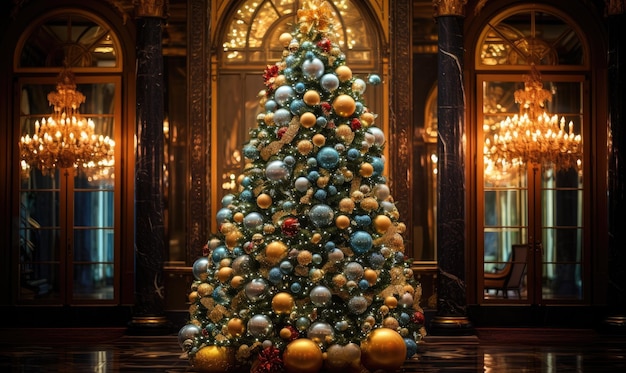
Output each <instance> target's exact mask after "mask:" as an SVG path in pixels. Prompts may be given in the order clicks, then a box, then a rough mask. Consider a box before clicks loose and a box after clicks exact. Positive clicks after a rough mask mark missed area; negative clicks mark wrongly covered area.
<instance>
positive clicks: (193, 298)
mask: <svg viewBox="0 0 626 373" xmlns="http://www.w3.org/2000/svg"><path fill="white" fill-rule="evenodd" d="M198 296H199V295H198V292H197V291H192V292H191V293H189V296H188V297H187V298H188V299H189V302H191V303H194V302H195V301H196V300H197V299H198Z"/></svg>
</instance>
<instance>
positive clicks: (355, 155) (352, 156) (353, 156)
mask: <svg viewBox="0 0 626 373" xmlns="http://www.w3.org/2000/svg"><path fill="white" fill-rule="evenodd" d="M360 156H361V152H360V151H359V150H358V149H355V148H350V149H348V154H347V157H348V159H349V160H351V161H354V160H357V159H359V157H360Z"/></svg>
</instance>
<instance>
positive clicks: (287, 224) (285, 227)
mask: <svg viewBox="0 0 626 373" xmlns="http://www.w3.org/2000/svg"><path fill="white" fill-rule="evenodd" d="M280 230H281V231H282V232H283V234H284V235H285V236H287V237H293V236H295V235H296V234H298V230H300V222H299V221H298V218H294V217H290V218H286V219H285V220H283V224H282V225H281V227H280Z"/></svg>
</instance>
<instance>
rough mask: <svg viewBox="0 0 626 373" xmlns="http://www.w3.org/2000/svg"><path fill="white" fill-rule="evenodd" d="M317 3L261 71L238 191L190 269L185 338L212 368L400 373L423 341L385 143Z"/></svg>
mask: <svg viewBox="0 0 626 373" xmlns="http://www.w3.org/2000/svg"><path fill="white" fill-rule="evenodd" d="M333 39H334V34H333V31H332V10H331V7H330V5H329V4H327V3H326V2H322V1H319V0H311V1H308V2H306V5H304V6H303V8H302V9H300V10H299V11H298V13H297V26H296V30H295V31H294V32H293V33H285V34H283V35H281V36H280V42H281V43H282V45H283V46H284V48H285V49H284V52H283V58H282V59H281V61H279V62H277V63H276V64H274V65H271V66H268V67H267V68H266V70H265V72H264V74H263V77H264V81H265V87H264V90H263V91H262V92H261V93H262V94H261V95H260V97H261V98H260V106H261V110H260V113H259V114H258V116H257V118H256V121H257V126H256V127H255V128H254V129H252V130H251V131H250V139H249V141H248V142H247V143H246V144H245V145H244V148H243V154H244V156H245V158H246V165H245V167H244V171H243V173H242V175H241V176H240V177H239V178H238V179H237V181H238V187H239V189H238V191H237V193H235V194H230V195H227V196H225V197H224V198H223V200H222V205H223V206H222V208H221V209H220V210H219V211H218V212H217V214H216V219H217V223H218V227H219V231H218V232H216V233H215V234H214V236H212V237H211V238H210V239H209V241H208V244H207V246H206V252H205V253H204V254H206V256H203V257H201V258H199V259H197V260H196V261H195V263H194V265H193V274H194V277H195V281H194V283H193V284H192V289H191V290H192V291H191V294H190V296H189V298H190V301H191V307H190V320H189V322H188V323H187V325H185V326H183V327H182V328H181V329H180V331H179V333H178V337H179V342H180V344H181V347H182V348H183V350H184V352H185V353H186V355H187V356H188V358H189V359H190V362H191V363H192V364H193V366H194V368H195V369H196V370H198V371H205V372H235V371H237V372H238V371H242V372H255V373H261V372H294V373H295V372H298V373H307V372H321V371H324V372H342V371H343V372H350V371H354V372H367V371H372V372H374V371H377V370H382V371H385V372H390V371H395V370H398V369H399V368H400V367H401V366H402V364H403V363H404V361H405V360H406V359H407V358H410V357H411V356H413V355H414V354H415V353H416V351H417V342H419V340H420V339H421V338H422V337H423V336H424V334H425V331H424V327H423V322H424V315H423V313H422V309H421V308H420V306H419V300H420V297H421V287H420V285H419V284H418V283H417V282H416V281H415V279H414V276H413V273H412V271H411V269H410V261H409V260H408V258H406V256H405V254H404V242H403V238H402V233H403V232H404V231H405V228H406V227H405V225H404V224H403V223H401V222H400V221H399V214H398V210H397V209H396V207H395V204H394V202H393V199H392V196H391V195H390V190H389V187H388V186H387V185H386V179H385V177H384V176H383V170H384V156H383V147H384V144H385V137H384V134H383V131H382V130H380V129H379V128H378V127H376V126H375V120H376V115H375V114H373V113H372V112H370V111H369V110H368V108H367V106H366V105H365V103H364V99H363V93H364V92H365V89H366V86H367V84H368V83H369V84H379V83H380V78H379V77H378V76H377V75H370V76H369V78H368V79H367V80H368V82H367V83H366V82H365V81H364V80H363V79H360V78H358V77H356V76H353V74H352V71H351V69H350V68H349V67H348V65H347V64H346V61H345V56H344V54H343V53H342V51H341V50H340V48H339V47H338V45H337V44H336V43H335V42H334V40H333Z"/></svg>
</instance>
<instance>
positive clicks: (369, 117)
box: [361, 112, 376, 126]
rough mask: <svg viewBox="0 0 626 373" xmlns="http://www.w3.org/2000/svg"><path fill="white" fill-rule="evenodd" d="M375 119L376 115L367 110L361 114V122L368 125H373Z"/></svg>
mask: <svg viewBox="0 0 626 373" xmlns="http://www.w3.org/2000/svg"><path fill="white" fill-rule="evenodd" d="M375 119H376V116H375V115H374V114H372V113H370V112H365V113H363V114H361V123H363V124H365V125H366V126H370V125H372V123H374V120H375Z"/></svg>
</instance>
